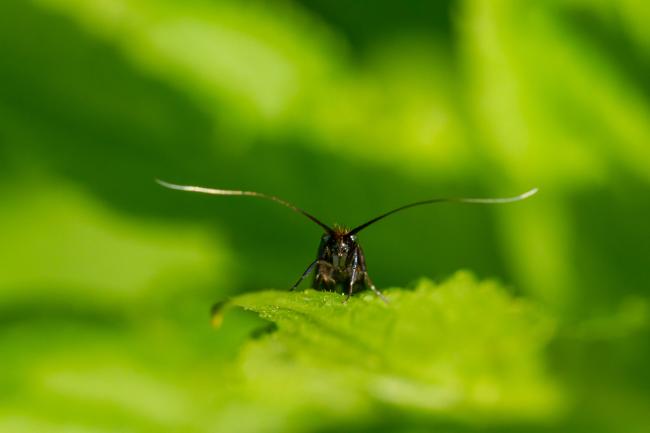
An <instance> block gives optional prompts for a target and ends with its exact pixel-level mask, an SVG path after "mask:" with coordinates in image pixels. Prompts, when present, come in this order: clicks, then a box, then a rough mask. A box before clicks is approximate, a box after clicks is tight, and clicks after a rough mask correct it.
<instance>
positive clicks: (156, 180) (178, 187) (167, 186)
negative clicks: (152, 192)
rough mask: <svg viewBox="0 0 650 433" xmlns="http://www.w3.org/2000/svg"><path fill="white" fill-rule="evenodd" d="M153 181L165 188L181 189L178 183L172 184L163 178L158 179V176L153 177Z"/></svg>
mask: <svg viewBox="0 0 650 433" xmlns="http://www.w3.org/2000/svg"><path fill="white" fill-rule="evenodd" d="M154 181H155V182H156V183H157V184H158V185H160V186H164V187H165V188H169V189H181V188H180V185H175V184H173V183H169V182H165V181H164V180H161V179H158V178H155V179H154Z"/></svg>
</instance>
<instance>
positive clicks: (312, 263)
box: [289, 259, 319, 292]
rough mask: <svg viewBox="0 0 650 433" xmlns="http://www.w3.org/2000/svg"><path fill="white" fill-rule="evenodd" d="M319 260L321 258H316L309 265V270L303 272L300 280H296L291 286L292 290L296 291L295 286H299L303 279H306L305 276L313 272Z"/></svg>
mask: <svg viewBox="0 0 650 433" xmlns="http://www.w3.org/2000/svg"><path fill="white" fill-rule="evenodd" d="M318 262H319V260H318V259H316V260H314V261H313V262H311V264H310V265H309V266H307V270H306V271H305V272H303V274H302V275H301V276H300V278H298V281H296V284H294V285H293V286H291V288H290V289H289V291H290V292H292V291H294V290H295V288H296V287H298V285H299V284H300V283H302V280H304V279H305V277H307V275H309V274H310V273H311V271H312V269H314V266H316V263H318Z"/></svg>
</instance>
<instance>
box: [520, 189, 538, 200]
mask: <svg viewBox="0 0 650 433" xmlns="http://www.w3.org/2000/svg"><path fill="white" fill-rule="evenodd" d="M538 191H539V188H537V187H535V188H533V189H531V190H530V191H526V192H525V193H523V194H522V195H521V198H522V199H524V198H528V197H531V196H534V195H535V194H537V192H538Z"/></svg>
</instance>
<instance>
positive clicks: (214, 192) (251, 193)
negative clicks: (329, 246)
mask: <svg viewBox="0 0 650 433" xmlns="http://www.w3.org/2000/svg"><path fill="white" fill-rule="evenodd" d="M156 182H158V183H159V184H160V185H162V186H164V187H165V188H169V189H176V190H179V191H190V192H201V193H203V194H212V195H245V196H249V197H259V198H264V199H267V200H271V201H274V202H276V203H280V204H281V205H283V206H286V207H288V208H289V209H291V210H292V211H294V212H298V213H301V214H303V215H304V216H306V217H307V218H309V219H310V220H312V221H313V222H315V223H316V224H318V225H319V226H321V227H322V228H324V229H325V231H326V232H327V233H330V234H331V233H333V230H332V229H331V228H330V227H329V226H327V224H325V223H322V222H321V221H320V220H319V219H318V218H316V217H315V216H313V215H311V214H309V213H307V212H306V211H304V210H302V209H300V208H299V207H296V206H294V205H292V204H291V203H289V202H288V201H284V200H282V199H281V198H278V197H275V196H273V195H266V194H262V193H261V192H254V191H233V190H229V189H214V188H204V187H202V186H188V185H176V184H173V183H169V182H165V181H164V180H160V179H156Z"/></svg>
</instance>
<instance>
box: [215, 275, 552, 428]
mask: <svg viewBox="0 0 650 433" xmlns="http://www.w3.org/2000/svg"><path fill="white" fill-rule="evenodd" d="M386 295H387V297H388V299H389V300H390V304H389V305H385V304H384V303H383V302H381V301H380V300H379V299H378V298H376V297H375V295H374V294H372V293H364V294H361V295H358V296H355V297H353V298H352V299H351V300H350V301H349V303H347V304H344V303H343V302H342V301H343V299H344V297H343V295H339V294H335V293H322V292H316V291H313V290H307V291H304V292H300V293H290V292H276V291H267V292H260V293H253V294H248V295H242V296H238V297H236V298H234V299H232V300H231V301H230V302H228V303H227V304H225V306H224V307H223V310H221V312H220V313H219V315H218V316H217V319H220V318H221V315H222V314H224V311H227V310H228V309H229V308H233V307H239V308H243V309H245V310H250V311H254V312H256V313H257V314H259V315H260V317H262V318H264V319H266V320H269V321H271V322H272V323H274V324H275V325H276V326H277V330H275V331H273V332H271V333H270V334H267V335H266V336H264V337H263V338H261V339H259V340H258V341H253V342H251V343H250V344H249V345H248V347H246V348H245V350H244V351H243V353H242V356H241V358H240V368H241V372H240V373H241V376H242V379H243V387H244V390H245V391H244V395H245V396H246V398H245V399H244V400H243V401H236V402H233V403H232V405H233V407H240V406H241V405H242V404H244V405H253V406H257V407H258V408H259V406H260V405H262V406H264V407H265V408H266V410H264V411H263V412H264V413H267V412H272V413H274V418H275V421H274V422H271V425H273V426H275V427H272V428H269V427H266V428H265V424H264V423H265V422H268V420H267V419H266V417H268V416H270V415H268V414H267V415H265V417H263V418H262V419H260V420H259V421H254V420H248V423H253V424H256V425H251V426H250V431H288V430H286V428H287V426H283V425H281V424H282V421H281V420H283V419H285V420H286V419H287V418H286V417H287V416H288V415H290V414H291V412H294V411H298V412H303V411H308V412H310V413H312V412H313V411H318V412H322V413H324V414H327V419H330V420H335V419H337V418H341V417H352V416H354V417H357V419H359V417H361V416H363V415H364V414H365V415H367V414H368V411H369V409H371V408H372V407H373V406H376V405H380V406H383V407H386V408H391V409H390V410H393V411H405V412H411V413H418V414H421V415H425V416H431V417H440V418H442V419H453V420H456V421H461V422H464V423H469V424H473V423H477V422H488V423H489V422H491V421H492V422H494V421H498V420H501V419H508V420H509V421H510V422H512V421H513V420H519V421H526V420H531V419H539V418H541V417H547V416H548V415H549V414H553V413H557V409H558V408H559V407H560V406H561V399H560V394H559V392H558V390H557V389H556V387H555V386H554V385H553V383H552V381H551V380H550V379H549V377H548V376H547V374H546V372H545V363H544V349H545V346H546V345H547V343H548V342H549V339H550V338H551V337H552V335H553V334H554V325H553V321H552V320H551V319H550V318H549V317H546V316H544V315H543V314H541V313H540V312H539V311H537V310H536V309H535V308H534V307H533V306H532V305H530V304H529V303H527V302H525V301H523V300H520V299H513V298H512V297H511V296H509V295H508V294H507V293H506V292H505V291H504V290H503V289H502V288H501V287H500V286H499V285H498V284H496V283H493V282H482V283H479V282H477V281H476V280H475V279H474V278H473V277H472V276H471V275H470V274H468V273H458V274H457V275H456V276H454V277H453V278H451V279H450V280H448V281H446V282H445V283H443V284H440V285H436V284H434V283H432V282H431V281H429V280H422V281H420V283H419V284H417V286H416V287H415V289H414V290H413V291H406V290H401V289H393V290H389V291H387V292H386ZM226 320H227V313H226ZM270 407H271V408H273V409H272V410H269V408H270ZM256 413H260V411H259V410H257V411H256ZM289 419H291V418H290V417H289ZM224 422H225V421H224ZM231 427H233V428H234V426H231ZM223 430H224V431H229V429H228V426H227V425H226V426H224V428H223ZM239 431H241V430H239Z"/></svg>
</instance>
